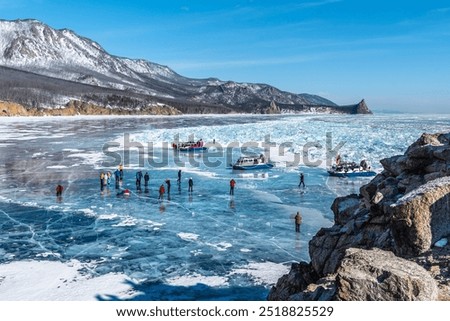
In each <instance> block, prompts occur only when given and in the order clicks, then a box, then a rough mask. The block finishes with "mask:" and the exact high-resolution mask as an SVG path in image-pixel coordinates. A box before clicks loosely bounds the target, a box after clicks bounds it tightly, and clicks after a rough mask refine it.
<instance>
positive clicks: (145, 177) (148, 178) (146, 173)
mask: <svg viewBox="0 0 450 321" xmlns="http://www.w3.org/2000/svg"><path fill="white" fill-rule="evenodd" d="M149 180H150V175H148V172H145V175H144V186H145V187H147V186H148V181H149Z"/></svg>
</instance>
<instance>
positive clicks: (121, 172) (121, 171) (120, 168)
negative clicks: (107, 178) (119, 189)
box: [118, 164, 123, 181]
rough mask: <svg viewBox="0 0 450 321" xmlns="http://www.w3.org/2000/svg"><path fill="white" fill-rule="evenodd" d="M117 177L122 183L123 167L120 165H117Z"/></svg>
mask: <svg viewBox="0 0 450 321" xmlns="http://www.w3.org/2000/svg"><path fill="white" fill-rule="evenodd" d="M118 169H119V174H120V175H119V176H120V181H123V165H122V164H120V165H119V168H118Z"/></svg>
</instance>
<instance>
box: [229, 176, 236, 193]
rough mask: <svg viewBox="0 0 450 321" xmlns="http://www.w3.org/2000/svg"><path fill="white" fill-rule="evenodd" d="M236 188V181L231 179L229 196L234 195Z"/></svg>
mask: <svg viewBox="0 0 450 321" xmlns="http://www.w3.org/2000/svg"><path fill="white" fill-rule="evenodd" d="M235 186H236V181H235V180H234V179H233V178H232V179H231V180H230V195H234V187H235Z"/></svg>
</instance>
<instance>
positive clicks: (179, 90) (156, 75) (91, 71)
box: [0, 20, 336, 112]
mask: <svg viewBox="0 0 450 321" xmlns="http://www.w3.org/2000/svg"><path fill="white" fill-rule="evenodd" d="M0 66H3V67H7V68H8V70H7V72H6V71H4V72H2V73H0V81H2V80H3V84H2V85H3V86H5V82H6V80H5V79H4V78H5V74H7V73H8V74H9V75H10V76H9V77H11V74H13V71H14V70H20V71H21V72H29V73H33V77H38V76H41V78H39V79H38V78H36V80H35V82H39V83H41V85H40V87H39V88H38V87H36V88H34V92H36V91H39V92H40V93H41V95H40V96H46V97H51V96H52V95H53V96H55V97H56V96H57V97H58V99H46V104H47V107H56V106H57V105H58V104H60V105H61V104H63V103H64V101H65V100H66V101H68V100H69V99H80V100H83V99H84V100H86V99H87V97H88V98H89V99H90V100H91V101H92V100H95V98H94V96H92V95H88V96H86V94H88V93H89V94H91V93H92V92H93V90H90V89H88V87H84V86H90V87H89V88H91V89H92V86H94V87H96V90H95V93H96V96H95V97H98V96H102V95H101V90H100V89H105V90H106V91H105V93H106V92H107V93H108V95H112V94H114V95H119V96H124V97H132V98H133V99H138V100H139V99H141V100H142V99H143V100H145V101H146V102H147V103H148V102H149V101H153V102H161V101H162V102H164V103H170V104H171V105H176V106H178V107H183V106H184V107H185V108H184V109H185V110H184V111H189V110H188V108H187V107H186V106H193V105H196V106H203V105H204V106H215V107H220V106H222V107H224V108H226V110H234V111H243V112H255V111H256V112H260V111H262V110H264V108H268V107H269V106H270V105H271V103H272V102H274V103H275V104H277V105H282V106H284V108H286V106H288V107H289V106H291V107H292V109H296V108H300V109H301V108H305V106H309V107H310V106H330V107H336V104H334V103H333V102H331V101H329V100H327V99H325V98H322V97H320V96H315V95H308V94H293V93H288V92H284V91H281V90H279V89H277V88H275V87H272V86H269V85H266V84H250V83H237V82H233V81H226V82H225V81H221V80H218V79H213V78H210V79H191V78H186V77H183V76H181V75H179V74H177V73H176V72H174V71H173V70H172V69H170V68H169V67H166V66H162V65H159V64H156V63H152V62H149V61H145V60H135V59H129V58H122V57H117V56H113V55H110V54H109V53H107V52H106V51H105V50H104V49H103V48H102V47H101V46H100V45H99V44H98V43H96V42H95V41H92V40H90V39H88V38H84V37H81V36H78V35H77V34H76V33H74V32H73V31H71V30H68V29H62V30H56V29H53V28H51V27H49V26H48V25H46V24H44V23H42V22H40V21H37V20H14V21H6V20H0ZM2 75H4V76H3V77H2ZM12 78H13V79H15V78H16V77H14V76H13V77H12ZM17 78H21V79H22V78H24V77H23V76H17ZM58 79H59V80H61V81H63V82H64V84H63V83H59V84H58V86H57V87H58V88H60V87H63V88H67V87H71V86H72V87H74V88H75V87H76V86H74V85H73V83H76V84H78V85H79V86H78V87H76V89H74V88H72V89H71V90H68V92H67V93H64V92H61V90H59V91H58V92H54V91H55V89H53V92H52V89H51V87H52V86H54V85H55V81H57V80H58ZM49 81H50V82H52V86H50V85H49V86H47V87H46V88H47V89H46V90H44V89H42V88H41V87H44V86H43V85H42V82H44V83H46V82H49ZM15 83H16V85H17V81H15ZM69 83H70V84H71V85H69ZM10 86H12V85H10ZM27 86H28V87H30V86H31V87H32V85H31V84H30V83H28V84H27ZM16 87H17V86H16ZM22 87H23V86H22ZM52 88H53V87H52ZM21 90H22V91H23V88H22V89H21ZM4 91H5V90H3V91H0V99H4V98H5V97H3V98H2V95H1V93H2V92H4ZM63 91H64V90H63ZM17 96H19V94H17ZM44 100H45V99H44ZM95 103H99V102H98V101H95ZM29 104H30V103H29ZM39 104H40V103H39V102H37V105H39ZM107 104H110V103H109V102H108V103H107ZM35 105H36V104H35ZM116 105H117V104H116ZM272 105H273V103H272ZM117 106H118V107H121V106H120V103H119V104H118V105H117ZM113 107H114V106H113ZM122 107H123V106H122ZM186 108H187V109H186Z"/></svg>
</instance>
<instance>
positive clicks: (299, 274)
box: [267, 262, 319, 301]
mask: <svg viewBox="0 0 450 321" xmlns="http://www.w3.org/2000/svg"><path fill="white" fill-rule="evenodd" d="M318 279H319V277H318V275H317V274H316V273H315V271H314V269H313V268H312V266H311V264H308V263H305V262H300V263H293V264H292V266H291V270H290V271H289V273H288V274H285V275H283V276H282V277H281V278H280V279H279V280H278V281H277V284H276V285H275V286H273V287H272V289H271V290H270V292H269V295H268V296H267V299H268V300H270V301H286V300H289V298H290V297H291V296H292V295H293V294H295V293H299V292H301V291H303V290H304V289H306V287H307V286H308V285H309V284H314V282H316V281H317V280H318Z"/></svg>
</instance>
